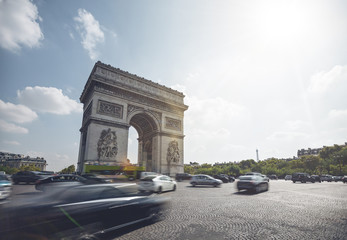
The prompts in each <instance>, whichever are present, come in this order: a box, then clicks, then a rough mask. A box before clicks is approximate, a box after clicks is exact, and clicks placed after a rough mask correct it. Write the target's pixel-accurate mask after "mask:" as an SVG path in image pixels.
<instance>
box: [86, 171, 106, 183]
mask: <svg viewBox="0 0 347 240" xmlns="http://www.w3.org/2000/svg"><path fill="white" fill-rule="evenodd" d="M81 177H84V178H85V179H86V182H87V183H111V182H112V181H111V180H110V179H108V178H105V177H102V176H101V175H95V174H91V173H86V174H82V175H81Z"/></svg>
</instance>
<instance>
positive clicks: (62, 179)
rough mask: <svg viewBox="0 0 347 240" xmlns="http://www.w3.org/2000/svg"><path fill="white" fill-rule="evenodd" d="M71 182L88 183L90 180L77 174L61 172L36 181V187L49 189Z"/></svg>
mask: <svg viewBox="0 0 347 240" xmlns="http://www.w3.org/2000/svg"><path fill="white" fill-rule="evenodd" d="M69 182H70V183H71V182H80V183H88V180H87V179H86V178H84V177H81V176H79V175H75V174H59V175H56V176H51V177H48V178H44V179H39V180H37V181H36V183H35V189H36V190H39V191H47V189H49V188H54V187H57V186H59V185H63V184H64V183H69Z"/></svg>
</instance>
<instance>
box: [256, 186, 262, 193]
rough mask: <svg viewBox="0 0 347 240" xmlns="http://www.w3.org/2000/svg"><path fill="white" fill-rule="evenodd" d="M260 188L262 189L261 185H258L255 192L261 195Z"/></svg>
mask: <svg viewBox="0 0 347 240" xmlns="http://www.w3.org/2000/svg"><path fill="white" fill-rule="evenodd" d="M260 187H261V186H260V184H259V185H257V186H256V187H255V192H256V193H259V192H260V190H261V188H260Z"/></svg>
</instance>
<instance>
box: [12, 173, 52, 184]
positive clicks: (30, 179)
mask: <svg viewBox="0 0 347 240" xmlns="http://www.w3.org/2000/svg"><path fill="white" fill-rule="evenodd" d="M48 176H52V175H51V173H46V172H39V171H20V172H17V173H15V174H13V175H12V177H11V178H12V181H13V182H14V184H19V183H21V182H24V183H26V184H29V183H35V182H36V181H37V180H39V179H43V178H46V177H48Z"/></svg>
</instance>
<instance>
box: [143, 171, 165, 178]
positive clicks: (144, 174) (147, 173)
mask: <svg viewBox="0 0 347 240" xmlns="http://www.w3.org/2000/svg"><path fill="white" fill-rule="evenodd" d="M158 175H160V174H159V173H156V172H141V173H140V179H142V178H145V177H147V176H158Z"/></svg>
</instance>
